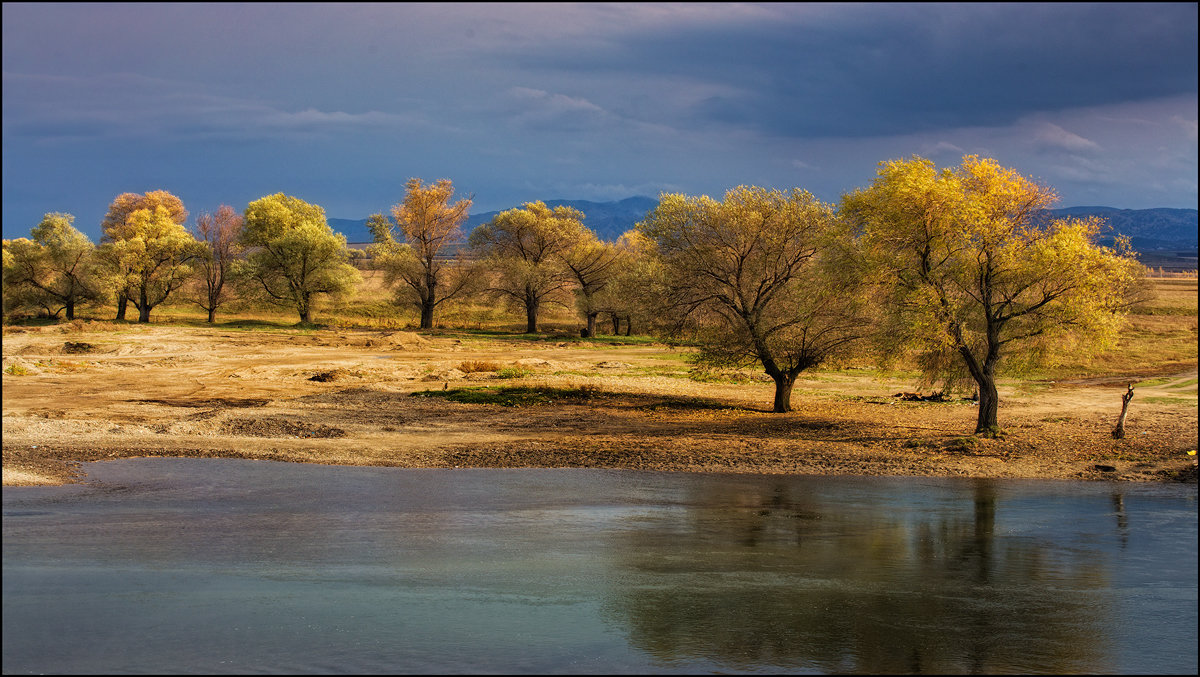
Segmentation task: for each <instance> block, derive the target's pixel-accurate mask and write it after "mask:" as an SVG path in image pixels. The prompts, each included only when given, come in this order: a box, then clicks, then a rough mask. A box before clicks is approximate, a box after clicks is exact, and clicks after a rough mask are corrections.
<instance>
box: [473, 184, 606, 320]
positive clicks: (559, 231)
mask: <svg viewBox="0 0 1200 677" xmlns="http://www.w3.org/2000/svg"><path fill="white" fill-rule="evenodd" d="M583 218H584V215H583V213H582V212H580V211H579V210H577V209H574V208H573V207H567V206H560V207H555V208H553V209H551V208H550V207H547V206H546V205H545V203H543V202H541V201H538V202H527V203H525V205H524V206H523V207H520V208H517V209H509V210H507V211H503V212H501V213H499V214H497V215H496V217H495V218H494V219H492V220H491V221H490V222H488V223H485V224H484V225H482V226H480V227H478V228H476V229H475V232H473V233H471V237H470V244H471V248H472V249H474V250H475V251H476V252H477V253H478V254H479V255H480V256H481V257H483V258H484V259H485V260H486V265H487V266H488V267H489V268H491V270H492V271H493V272H494V273H495V277H496V279H495V282H494V284H492V286H491V287H490V288H489V290H488V291H490V292H491V293H493V294H495V295H496V296H498V297H501V298H505V299H508V300H509V301H510V302H512V303H513V304H514V305H515V306H517V307H519V308H521V309H523V310H524V311H525V331H526V333H530V334H533V333H536V332H537V322H538V315H539V313H540V312H541V308H542V306H543V304H545V303H547V302H550V301H557V300H558V296H559V295H561V294H562V293H563V292H564V290H566V289H567V287H568V285H569V284H570V283H571V276H570V274H569V273H568V271H567V270H566V268H565V267H564V266H563V262H562V254H563V253H564V252H565V251H566V250H567V249H568V248H569V247H570V246H571V245H572V244H574V243H575V242H578V241H579V239H580V237H581V235H582V233H583V231H584V226H583Z"/></svg>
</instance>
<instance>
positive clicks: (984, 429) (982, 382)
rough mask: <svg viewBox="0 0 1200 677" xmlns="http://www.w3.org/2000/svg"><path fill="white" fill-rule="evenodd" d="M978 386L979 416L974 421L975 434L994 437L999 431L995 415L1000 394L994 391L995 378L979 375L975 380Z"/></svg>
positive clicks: (987, 374) (989, 375)
mask: <svg viewBox="0 0 1200 677" xmlns="http://www.w3.org/2000/svg"><path fill="white" fill-rule="evenodd" d="M976 383H978V385H979V415H978V417H977V418H976V419H975V434H976V435H984V436H986V437H995V436H996V433H997V432H998V431H999V430H1000V426H999V424H998V422H997V415H998V413H999V411H1000V393H999V392H997V390H996V377H995V376H994V375H992V374H990V373H986V374H981V375H980V378H978V379H977V380H976Z"/></svg>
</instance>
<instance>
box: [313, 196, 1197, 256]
mask: <svg viewBox="0 0 1200 677" xmlns="http://www.w3.org/2000/svg"><path fill="white" fill-rule="evenodd" d="M545 202H546V205H547V206H550V207H558V206H560V205H566V206H569V207H574V208H575V209H578V210H579V211H581V212H583V214H584V220H583V222H584V224H585V225H586V226H587V227H588V228H591V229H592V232H594V233H596V236H597V237H599V238H600V239H602V240H608V241H613V240H616V239H617V238H619V237H620V236H621V234H622V233H624V232H625V231H627V230H629V229H630V228H633V226H634V224H636V223H637V222H638V221H641V220H642V219H644V218H645V216H646V213H647V212H649V211H650V210H651V209H654V207H655V206H657V205H658V200H655V199H654V198H650V197H642V196H638V197H631V198H626V199H624V200H617V201H614V202H591V201H588V200H546V201H545ZM499 213H500V212H498V211H495V212H485V213H482V214H472V215H471V216H470V217H468V218H467V222H466V224H465V226H464V227H463V230H464V231H465V232H466V233H468V234H469V233H470V232H471V231H473V230H474V229H475V228H476V227H478V226H480V225H482V224H484V223H487V222H488V221H491V220H492V219H493V218H495V216H496V215H497V214H499ZM1047 215H1048V216H1051V217H1064V216H1075V217H1081V218H1082V217H1086V216H1099V217H1102V218H1104V219H1106V220H1107V221H1108V227H1109V229H1108V232H1106V233H1104V234H1102V235H1101V238H1100V239H1101V243H1103V244H1111V243H1112V240H1113V237H1114V235H1116V234H1121V235H1127V236H1129V238H1130V240H1131V242H1132V244H1133V248H1134V249H1135V250H1137V251H1163V250H1184V251H1187V250H1192V251H1194V250H1195V249H1196V245H1197V235H1196V233H1197V228H1198V225H1197V224H1198V220H1197V211H1196V210H1195V209H1166V208H1160V209H1116V208H1114V207H1066V208H1064V209H1051V210H1048V211H1047ZM329 225H330V226H331V227H332V228H333V229H334V230H336V231H338V232H340V233H342V234H343V235H345V236H346V240H347V241H348V242H351V243H366V242H371V231H370V230H368V229H367V220H366V219H358V220H354V219H329ZM1193 255H1194V254H1193Z"/></svg>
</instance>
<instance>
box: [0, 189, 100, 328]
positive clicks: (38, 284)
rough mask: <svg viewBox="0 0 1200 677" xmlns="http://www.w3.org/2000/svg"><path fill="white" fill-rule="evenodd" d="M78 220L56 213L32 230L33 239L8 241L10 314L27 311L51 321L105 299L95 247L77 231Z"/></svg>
mask: <svg viewBox="0 0 1200 677" xmlns="http://www.w3.org/2000/svg"><path fill="white" fill-rule="evenodd" d="M74 221H75V217H74V216H72V215H70V214H61V213H57V212H55V213H50V214H46V215H45V216H44V217H42V221H41V223H39V224H38V225H37V226H35V227H34V228H33V230H32V231H30V235H31V237H32V239H26V238H19V239H16V240H5V241H4V296H5V312H6V313H7V312H8V310H9V309H10V308H12V309H16V308H19V307H22V306H26V307H34V308H39V309H41V310H43V311H44V312H45V313H46V314H47V315H49V316H50V317H58V314H59V313H60V312H62V311H64V310H65V311H66V316H67V319H68V320H73V319H75V310H76V307H77V306H78V305H80V304H83V303H87V302H90V301H94V300H96V299H98V298H100V297H101V293H100V289H99V286H98V280H97V279H96V275H95V265H96V262H95V258H94V255H95V249H96V247H95V245H94V244H92V241H91V240H89V239H88V237H87V236H86V235H84V234H83V233H81V232H79V231H78V230H76V229H75V227H74V226H73V225H72V223H73V222H74Z"/></svg>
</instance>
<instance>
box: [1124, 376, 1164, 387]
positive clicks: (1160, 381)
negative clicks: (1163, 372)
mask: <svg viewBox="0 0 1200 677" xmlns="http://www.w3.org/2000/svg"><path fill="white" fill-rule="evenodd" d="M1170 382H1171V379H1169V378H1152V379H1148V380H1145V381H1138V382H1137V383H1134V384H1133V387H1135V388H1154V387H1157V386H1165V385H1166V384H1168V383H1170Z"/></svg>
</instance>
